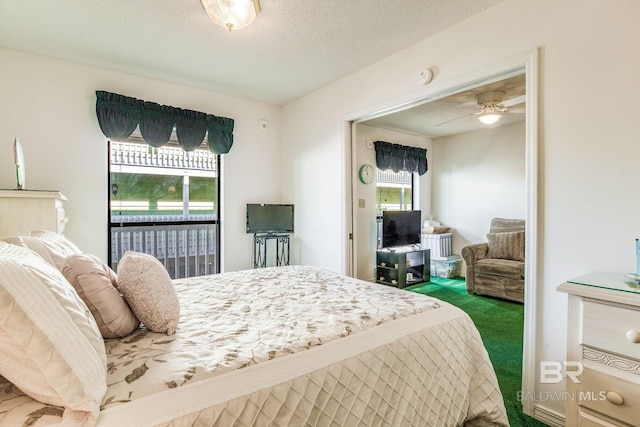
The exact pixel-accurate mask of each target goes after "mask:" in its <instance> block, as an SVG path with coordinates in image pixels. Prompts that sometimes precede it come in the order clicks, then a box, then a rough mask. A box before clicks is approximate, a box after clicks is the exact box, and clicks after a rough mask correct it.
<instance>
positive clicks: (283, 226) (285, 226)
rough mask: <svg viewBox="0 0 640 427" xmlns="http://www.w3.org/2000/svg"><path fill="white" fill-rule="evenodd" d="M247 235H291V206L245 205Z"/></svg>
mask: <svg viewBox="0 0 640 427" xmlns="http://www.w3.org/2000/svg"><path fill="white" fill-rule="evenodd" d="M247 233H293V205H282V204H263V203H253V204H252V203H249V204H247Z"/></svg>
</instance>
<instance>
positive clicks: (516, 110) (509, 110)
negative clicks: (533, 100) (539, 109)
mask: <svg viewBox="0 0 640 427" xmlns="http://www.w3.org/2000/svg"><path fill="white" fill-rule="evenodd" d="M505 112H506V113H516V114H524V113H526V112H527V110H526V108H524V107H516V108H507V111H505Z"/></svg>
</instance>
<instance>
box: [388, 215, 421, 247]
mask: <svg viewBox="0 0 640 427" xmlns="http://www.w3.org/2000/svg"><path fill="white" fill-rule="evenodd" d="M421 222H422V214H421V211H382V247H384V248H393V247H396V246H408V245H414V244H417V243H420V232H421Z"/></svg>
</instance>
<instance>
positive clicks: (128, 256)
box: [118, 251, 180, 335]
mask: <svg viewBox="0 0 640 427" xmlns="http://www.w3.org/2000/svg"><path fill="white" fill-rule="evenodd" d="M118 288H119V289H120V292H122V295H123V296H124V298H125V299H126V300H127V302H128V303H129V306H130V307H131V309H132V310H133V313H134V314H135V315H136V317H137V318H138V319H140V321H141V322H142V323H144V325H145V326H146V327H147V328H149V329H151V330H152V331H153V332H166V333H167V335H172V334H173V333H174V332H175V331H176V328H177V327H178V321H179V319H180V302H179V301H178V294H177V293H176V289H175V288H174V286H173V282H172V281H171V277H170V276H169V273H167V270H166V269H165V268H164V266H163V265H162V263H161V262H160V261H158V260H157V259H156V257H154V256H152V255H149V254H145V253H140V252H133V251H127V252H125V253H124V256H123V257H122V259H121V260H120V262H119V263H118Z"/></svg>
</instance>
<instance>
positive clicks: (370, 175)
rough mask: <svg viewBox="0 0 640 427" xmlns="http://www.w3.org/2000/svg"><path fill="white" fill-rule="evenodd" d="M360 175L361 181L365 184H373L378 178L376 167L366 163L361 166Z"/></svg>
mask: <svg viewBox="0 0 640 427" xmlns="http://www.w3.org/2000/svg"><path fill="white" fill-rule="evenodd" d="M358 176H359V177H360V181H361V182H362V183H363V184H371V183H372V182H373V181H375V179H376V168H374V167H373V166H371V165H369V164H366V163H365V164H364V165H362V166H360V170H359V171H358Z"/></svg>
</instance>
